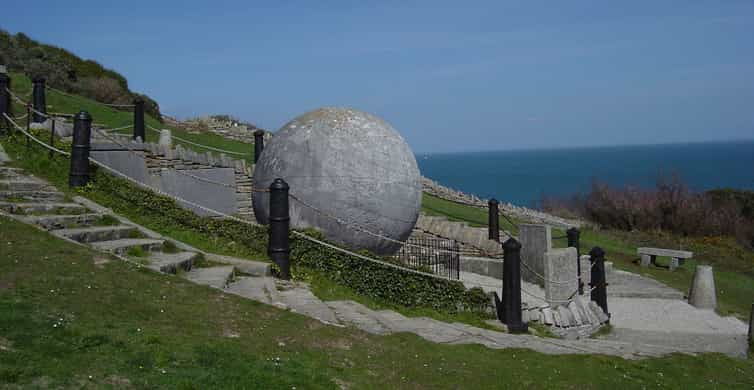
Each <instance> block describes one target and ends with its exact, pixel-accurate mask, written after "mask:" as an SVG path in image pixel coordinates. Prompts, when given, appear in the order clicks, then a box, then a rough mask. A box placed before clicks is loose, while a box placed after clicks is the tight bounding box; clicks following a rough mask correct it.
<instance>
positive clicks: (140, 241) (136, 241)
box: [91, 238, 164, 255]
mask: <svg viewBox="0 0 754 390" xmlns="http://www.w3.org/2000/svg"><path fill="white" fill-rule="evenodd" d="M163 242H164V241H163V240H153V239H150V238H123V239H120V240H112V241H97V242H93V243H91V245H92V247H94V248H97V249H99V250H104V251H108V252H114V253H117V254H119V255H122V254H124V253H126V251H128V248H136V247H139V248H141V249H143V250H145V251H147V252H156V251H159V250H160V249H162V244H163Z"/></svg>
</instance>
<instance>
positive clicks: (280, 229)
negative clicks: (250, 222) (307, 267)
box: [267, 178, 291, 280]
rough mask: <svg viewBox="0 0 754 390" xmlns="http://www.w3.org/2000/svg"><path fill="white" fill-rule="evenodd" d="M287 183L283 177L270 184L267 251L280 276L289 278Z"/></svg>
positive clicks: (289, 219) (289, 249)
mask: <svg viewBox="0 0 754 390" xmlns="http://www.w3.org/2000/svg"><path fill="white" fill-rule="evenodd" d="M288 188H289V187H288V183H286V182H285V180H283V179H280V178H278V179H275V181H273V182H272V184H270V219H269V223H270V226H269V230H270V240H269V246H268V248H267V251H268V252H269V255H270V257H271V258H272V261H273V262H274V263H275V264H277V265H278V267H279V268H280V278H281V279H285V280H288V279H290V278H291V262H290V258H289V253H290V252H291V248H290V244H289V243H288V234H289V228H290V221H291V218H290V215H289V214H288Z"/></svg>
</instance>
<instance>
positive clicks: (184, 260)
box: [147, 252, 198, 274]
mask: <svg viewBox="0 0 754 390" xmlns="http://www.w3.org/2000/svg"><path fill="white" fill-rule="evenodd" d="M197 256H198V254H197V253H195V252H178V253H163V252H154V253H150V255H149V264H148V265H147V268H149V269H152V270H155V271H159V272H164V273H168V274H175V273H177V272H178V270H184V271H189V270H191V267H192V265H193V261H194V260H195V259H196V258H197Z"/></svg>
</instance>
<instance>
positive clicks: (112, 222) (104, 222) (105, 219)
mask: <svg viewBox="0 0 754 390" xmlns="http://www.w3.org/2000/svg"><path fill="white" fill-rule="evenodd" d="M94 224H95V225H97V226H116V225H120V221H119V220H118V218H115V217H113V216H112V215H110V214H105V215H103V216H101V217H99V218H97V220H96V221H95V222H94Z"/></svg>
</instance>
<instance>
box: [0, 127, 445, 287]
mask: <svg viewBox="0 0 754 390" xmlns="http://www.w3.org/2000/svg"><path fill="white" fill-rule="evenodd" d="M3 116H5V118H6V119H8V120H9V121H10V122H11V123H12V124H13V125H14V126H15V127H16V128H17V129H19V130H20V131H21V132H23V133H24V134H25V135H27V136H29V137H30V138H31V139H32V140H34V141H35V142H37V143H39V144H40V145H42V146H43V147H45V148H47V149H50V150H52V151H54V152H57V153H60V154H62V155H64V156H70V153H68V152H66V151H63V150H60V149H58V148H55V147H53V146H50V145H48V144H46V143H44V142H43V141H40V140H39V139H37V138H36V137H34V136H33V135H31V134H29V133H27V132H26V131H25V130H24V129H23V128H22V127H20V126H18V124H16V122H14V121H13V120H12V119H11V118H10V117H9V116H8V115H7V114H5V113H3ZM89 161H90V162H91V163H93V164H94V165H97V166H98V167H101V168H103V169H105V170H107V171H109V172H111V173H113V174H115V175H116V176H118V177H121V178H123V179H125V180H127V181H129V182H131V183H133V184H135V185H136V186H138V187H140V188H143V189H146V190H149V191H152V192H154V193H156V194H158V195H162V196H165V197H168V198H171V199H173V200H175V201H178V202H182V203H185V204H187V205H189V206H192V207H196V208H198V209H200V210H204V211H206V212H209V213H211V214H215V215H217V216H219V217H223V218H227V219H230V220H233V221H236V222H239V223H242V224H246V225H250V226H257V224H255V223H253V222H251V221H247V220H244V219H241V218H238V217H235V216H233V215H229V214H227V213H223V212H221V211H217V210H214V209H211V208H209V207H205V206H202V205H200V204H197V203H194V202H191V201H189V200H186V199H183V198H181V197H179V196H176V195H173V194H169V193H167V192H165V191H162V190H160V189H157V188H154V187H152V186H150V185H148V184H145V183H142V182H140V181H138V180H136V179H134V178H132V177H130V176H128V175H125V174H123V173H121V172H120V171H118V170H117V169H115V168H112V167H110V166H108V165H107V164H105V163H102V162H100V161H97V160H95V159H94V158H92V157H89ZM268 191H269V190H268ZM268 191H262V190H258V192H268ZM291 232H292V233H293V234H294V235H296V236H298V237H301V238H303V239H306V240H309V241H311V242H314V243H317V244H319V245H322V246H325V247H328V248H331V249H334V250H336V251H339V252H341V253H344V254H347V255H350V256H354V257H357V258H360V259H363V260H367V261H370V262H373V263H377V264H380V265H384V266H388V267H392V268H395V269H398V270H402V271H406V272H411V273H415V274H418V275H424V276H429V277H432V278H436V279H442V280H452V279H450V278H448V277H446V276H442V275H436V274H432V273H428V272H423V271H419V270H415V269H411V268H406V267H402V266H400V265H397V264H393V263H389V262H387V261H383V260H377V259H374V258H371V257H368V256H364V255H361V254H359V253H356V252H352V251H349V250H347V249H344V248H340V247H338V246H335V245H332V244H329V243H327V242H324V241H321V240H318V239H316V238H314V237H311V236H309V235H307V234H305V233H302V232H299V231H296V230H291Z"/></svg>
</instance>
